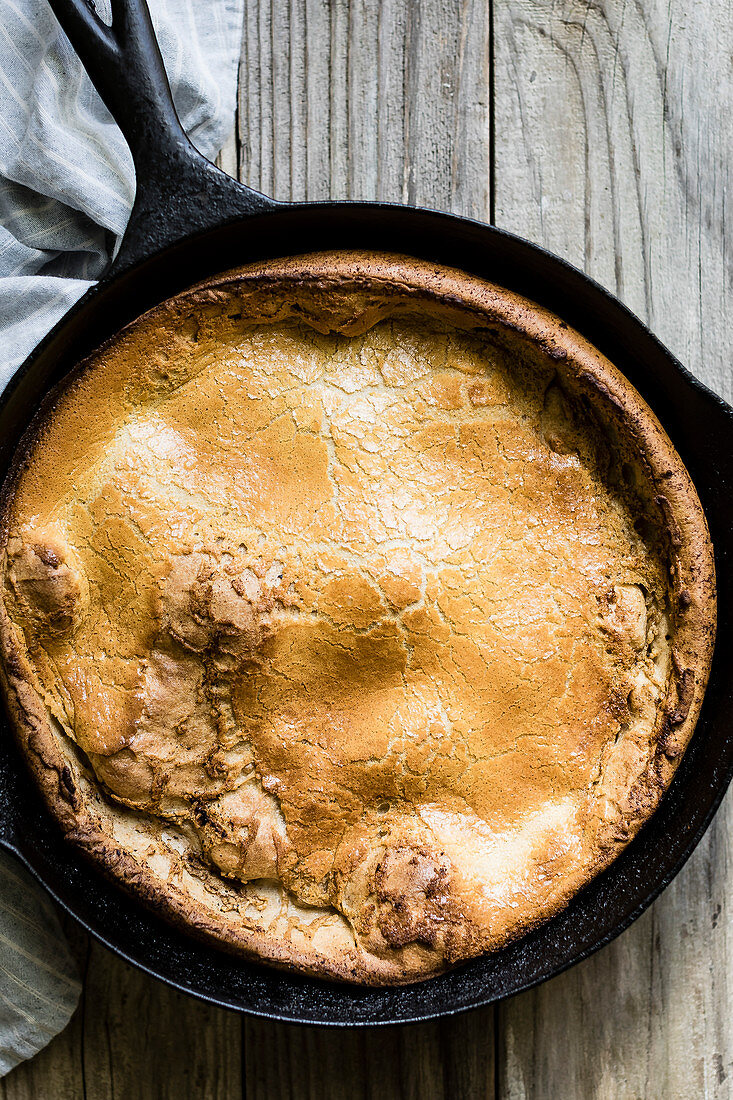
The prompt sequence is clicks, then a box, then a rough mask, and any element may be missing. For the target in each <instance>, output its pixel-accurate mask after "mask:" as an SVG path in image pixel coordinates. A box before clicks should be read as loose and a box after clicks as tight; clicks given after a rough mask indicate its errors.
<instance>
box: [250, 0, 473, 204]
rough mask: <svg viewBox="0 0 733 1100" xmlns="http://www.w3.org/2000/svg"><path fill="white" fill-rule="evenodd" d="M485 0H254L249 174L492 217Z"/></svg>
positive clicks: (253, 179) (286, 190)
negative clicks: (287, 1) (285, 0)
mask: <svg viewBox="0 0 733 1100" xmlns="http://www.w3.org/2000/svg"><path fill="white" fill-rule="evenodd" d="M488 38H489V12H488V6H487V4H486V3H485V2H484V0H463V2H459V0H445V2H440V0H421V2H420V3H419V4H418V3H411V2H410V0H383V2H382V3H379V2H377V0H330V2H329V0H293V2H292V3H290V4H279V3H277V2H276V0H247V4H246V12H245V41H244V48H243V56H242V75H241V81H240V105H239V133H240V142H241V148H242V163H241V172H242V176H241V178H242V179H243V180H245V182H248V183H250V184H251V185H252V186H254V187H258V188H260V189H262V190H263V191H266V192H267V193H269V194H273V195H274V196H275V197H276V198H280V199H290V198H292V199H301V200H302V199H310V200H317V199H326V198H329V197H330V198H351V199H369V200H372V199H379V200H385V201H391V202H410V203H417V204H424V205H428V206H435V207H438V208H440V209H444V210H453V211H454V212H456V213H462V214H467V215H470V216H475V217H480V218H486V217H487V216H488V178H489V171H488V164H489V129H488V111H489V106H488Z"/></svg>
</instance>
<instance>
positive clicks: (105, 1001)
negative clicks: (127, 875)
mask: <svg viewBox="0 0 733 1100" xmlns="http://www.w3.org/2000/svg"><path fill="white" fill-rule="evenodd" d="M81 1011H82V1016H83V1024H82V1058H83V1069H84V1093H83V1095H84V1098H85V1100H109V1098H110V1097H124V1100H153V1098H155V1100H181V1097H188V1096H191V1097H194V1096H195V1097H202V1098H205V1100H239V1098H240V1097H241V1096H242V1074H241V1021H240V1020H239V1018H238V1017H237V1016H236V1015H235V1014H234V1013H229V1012H224V1011H222V1010H221V1009H215V1008H210V1007H209V1006H208V1005H204V1004H202V1003H201V1002H199V1001H195V1000H193V998H192V997H188V996H186V995H184V994H181V993H176V992H174V991H173V990H171V989H169V988H168V986H165V985H163V984H162V983H161V982H157V981H154V980H152V979H151V978H149V977H147V976H146V975H145V974H143V973H141V972H140V971H139V970H136V969H133V968H132V967H130V966H128V965H127V964H126V963H123V962H121V961H120V960H119V959H118V958H117V957H116V956H114V955H111V954H110V953H109V952H108V951H106V950H105V949H104V948H101V947H99V946H98V945H96V944H92V947H91V952H90V961H89V967H88V969H87V975H86V981H85V988H84V1004H83V1005H82V1010H81Z"/></svg>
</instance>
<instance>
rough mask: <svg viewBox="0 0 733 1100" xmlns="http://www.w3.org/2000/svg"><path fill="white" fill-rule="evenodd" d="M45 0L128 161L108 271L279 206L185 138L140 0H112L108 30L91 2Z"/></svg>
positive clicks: (148, 13) (148, 19)
mask: <svg viewBox="0 0 733 1100" xmlns="http://www.w3.org/2000/svg"><path fill="white" fill-rule="evenodd" d="M49 3H50V5H51V8H52V10H53V12H54V14H55V15H56V18H57V19H58V21H59V23H60V24H61V26H62V28H63V30H64V31H65V32H66V34H67V35H68V37H69V40H70V41H71V44H72V46H73V47H74V49H75V50H76V52H77V53H78V55H79V58H80V59H81V62H82V64H83V65H84V68H85V69H86V71H87V73H88V74H89V77H90V79H91V81H92V83H93V84H94V87H95V88H96V89H97V91H98V92H99V94H100V96H101V97H102V99H103V100H104V102H105V104H106V105H107V107H108V108H109V110H110V112H111V114H112V116H113V118H114V120H115V122H117V124H118V125H119V127H120V129H121V130H122V133H123V134H124V136H125V139H126V141H127V143H128V145H129V146H130V151H131V153H132V157H133V161H134V164H135V175H136V179H137V191H136V195H135V203H134V205H133V208H132V213H131V215H130V221H129V224H128V227H127V230H126V231H125V235H124V237H123V239H122V243H121V245H120V248H119V251H118V253H117V256H116V257H115V259H114V260H113V261H112V264H111V265H110V268H109V269H108V272H107V273H108V274H110V273H112V272H113V271H114V273H115V274H117V273H119V272H120V271H122V270H124V269H125V268H128V267H131V266H132V265H133V264H135V263H138V262H139V261H140V260H143V259H147V257H148V256H151V255H152V254H153V253H155V252H158V251H159V250H160V249H162V248H165V247H166V246H167V245H169V244H173V243H174V242H175V241H178V240H180V239H181V238H183V237H187V236H189V235H190V234H192V233H196V232H198V231H201V230H205V229H208V228H210V227H211V226H213V225H220V224H221V223H222V222H224V221H226V220H228V219H230V218H232V219H233V218H240V217H244V216H246V215H250V214H259V213H263V212H265V211H267V210H270V209H274V208H275V207H277V206H279V205H281V204H280V203H277V202H275V200H274V199H269V198H267V197H266V196H265V195H261V194H260V193H259V192H258V191H253V190H251V189H250V188H248V187H245V186H244V185H243V184H241V183H237V182H236V181H235V180H233V179H232V178H231V177H230V176H228V175H226V173H224V172H222V171H220V170H219V169H218V168H216V167H215V165H213V164H212V163H211V161H209V160H207V159H206V157H204V156H203V155H202V154H201V153H199V151H198V150H197V149H196V148H194V146H193V145H192V144H191V142H190V141H189V139H188V137H187V135H186V132H185V130H184V129H183V127H182V126H181V123H180V121H179V118H178V115H177V114H176V109H175V106H174V105H173V99H172V96H171V90H170V85H169V83H168V77H167V76H166V73H165V68H164V66H163V59H162V57H161V55H160V50H159V48H158V43H157V40H156V37H155V31H154V30H153V25H152V22H151V19H150V12H149V11H148V6H147V3H146V0H112V26H111V27H110V26H107V24H106V23H104V22H103V21H102V20H101V19H100V18H99V16H98V15H97V13H96V11H95V10H94V8H93V5H92V2H91V0H49Z"/></svg>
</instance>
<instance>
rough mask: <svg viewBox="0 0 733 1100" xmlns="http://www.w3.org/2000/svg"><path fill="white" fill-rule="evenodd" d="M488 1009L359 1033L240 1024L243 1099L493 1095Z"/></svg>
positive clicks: (432, 1099) (410, 1099) (449, 1099)
mask: <svg viewBox="0 0 733 1100" xmlns="http://www.w3.org/2000/svg"><path fill="white" fill-rule="evenodd" d="M493 1022H494V1021H493V1011H492V1010H491V1009H489V1010H486V1011H480V1012H474V1013H471V1014H470V1015H468V1016H465V1017H460V1018H457V1019H455V1020H449V1021H446V1022H441V1023H431V1024H419V1025H414V1026H410V1027H396V1028H393V1027H390V1028H380V1029H370V1030H362V1031H343V1030H340V1031H331V1030H326V1029H324V1028H304V1027H283V1026H282V1025H277V1024H269V1023H267V1022H266V1021H261V1020H260V1021H247V1022H246V1023H245V1046H244V1060H245V1078H244V1080H245V1096H246V1097H247V1100H342V1098H344V1097H348V1098H349V1100H456V1098H458V1097H480V1098H482V1100H484V1098H485V1100H493V1097H494V1030H493Z"/></svg>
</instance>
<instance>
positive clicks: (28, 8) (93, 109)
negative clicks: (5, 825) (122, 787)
mask: <svg viewBox="0 0 733 1100" xmlns="http://www.w3.org/2000/svg"><path fill="white" fill-rule="evenodd" d="M149 2H150V8H151V13H152V16H153V22H154V24H155V28H156V31H157V34H158V40H159V42H160V46H161V51H162V54H163V58H164V60H165V64H166V69H167V71H168V75H169V78H170V81H171V86H172V88H173V97H174V99H175V102H176V106H177V108H178V113H179V115H180V116H181V121H182V122H183V125H184V126H185V127H186V130H187V131H188V133H189V134H190V136H191V138H192V140H193V141H194V143H195V144H196V145H197V146H198V148H199V149H200V150H201V151H202V152H203V153H205V154H206V155H207V156H209V157H212V156H214V155H215V154H216V153H217V151H218V150H219V149H220V148H221V146H222V144H223V143H224V141H225V140H226V138H227V136H228V131H229V129H230V128H231V125H232V120H233V117H234V105H235V94H236V84H237V71H238V62H239V54H240V45H241V36H242V21H243V14H244V0H149ZM105 6H106V7H107V10H106V11H105ZM97 7H98V10H99V11H100V14H102V15H103V17H107V18H108V17H109V8H108V4H105V2H102V0H98V3H97ZM134 187H135V184H134V174H133V169H132V160H131V158H130V153H129V151H128V149H127V146H126V145H125V142H124V139H123V138H122V135H121V133H120V131H119V130H118V129H117V127H116V126H115V124H114V122H113V121H112V119H111V117H110V115H109V112H108V111H107V109H106V108H105V106H104V105H103V103H102V101H101V100H100V98H99V96H98V95H97V94H96V92H95V91H94V89H93V88H92V86H91V83H90V81H89V79H88V78H87V76H86V74H85V73H84V71H83V69H82V67H81V64H80V63H79V61H78V59H77V57H76V55H75V54H74V51H73V50H72V48H71V46H70V44H69V42H68V40H67V39H66V37H65V35H64V34H63V32H62V31H61V29H60V27H59V25H58V23H57V22H56V19H55V17H54V16H53V14H52V12H51V9H50V7H49V6H48V3H47V0H0V391H2V389H3V388H4V387H5V385H6V384H7V382H8V380H9V378H10V377H11V375H12V373H13V371H14V370H15V368H16V367H17V366H18V365H19V364H20V363H22V362H23V360H24V359H25V357H26V356H27V355H28V353H29V352H30V351H31V349H32V348H33V347H34V346H35V345H36V344H37V343H38V341H39V340H40V339H41V338H42V337H43V336H44V335H45V334H46V332H48V330H49V329H50V328H51V327H52V326H53V325H54V324H55V322H56V321H57V320H58V319H59V318H60V317H61V316H63V314H64V313H65V312H66V311H67V310H68V309H69V308H70V307H71V306H72V305H73V304H74V302H76V301H77V299H78V298H80V297H81V295H82V294H83V293H84V291H85V290H87V289H88V288H89V287H90V286H91V285H92V284H93V283H94V281H95V280H96V279H98V278H99V276H100V274H101V272H102V270H103V269H104V266H105V264H106V263H107V260H108V259H109V257H110V250H111V249H113V248H114V245H115V242H116V240H118V239H119V237H120V235H121V234H122V232H123V230H124V228H125V225H126V224H127V219H128V217H129V213H130V208H131V206H132V200H133V196H134ZM79 992H80V986H79V979H78V976H77V973H76V968H75V965H74V963H73V961H72V958H71V956H70V954H69V951H68V947H67V945H66V943H65V940H64V937H63V934H62V931H61V928H60V926H59V923H58V920H57V919H56V916H55V913H54V910H53V907H52V906H51V904H50V902H49V901H48V899H47V898H46V897H45V896H44V895H43V893H42V892H41V891H40V889H39V888H38V887H37V886H36V885H35V884H34V883H33V881H32V880H31V879H30V878H29V877H28V875H27V874H26V873H25V872H24V871H23V870H22V869H21V868H20V867H19V866H18V865H17V864H16V862H15V861H14V860H12V859H11V858H10V857H8V856H5V855H0V1075H2V1074H3V1073H7V1072H8V1070H10V1069H12V1068H13V1066H15V1065H17V1064H18V1062H20V1061H22V1060H23V1059H25V1058H30V1057H32V1055H33V1054H35V1053H36V1052H37V1051H39V1050H40V1049H41V1048H42V1047H44V1046H45V1045H46V1043H48V1042H49V1041H50V1039H52V1038H53V1036H54V1035H56V1034H57V1033H58V1032H59V1031H61V1030H62V1028H64V1027H65V1026H66V1024H67V1023H68V1021H69V1018H70V1017H71V1014H72V1013H73V1011H74V1008H75V1007H76V1004H77V1001H78V999H79Z"/></svg>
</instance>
